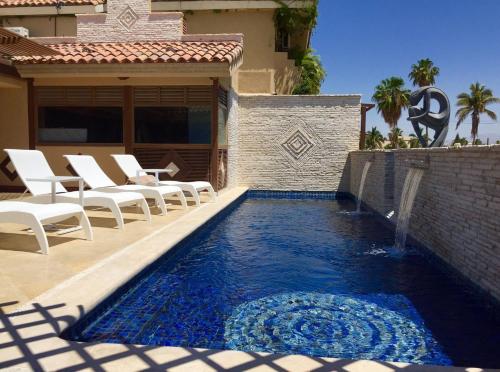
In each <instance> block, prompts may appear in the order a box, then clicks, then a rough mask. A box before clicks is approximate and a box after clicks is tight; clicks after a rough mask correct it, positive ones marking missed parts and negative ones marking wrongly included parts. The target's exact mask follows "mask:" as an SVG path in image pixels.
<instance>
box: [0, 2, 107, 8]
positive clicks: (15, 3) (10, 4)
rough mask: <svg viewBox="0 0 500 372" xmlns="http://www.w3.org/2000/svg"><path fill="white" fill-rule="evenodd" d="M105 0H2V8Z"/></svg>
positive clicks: (92, 3)
mask: <svg viewBox="0 0 500 372" xmlns="http://www.w3.org/2000/svg"><path fill="white" fill-rule="evenodd" d="M105 2H106V1H105V0H60V1H59V0H0V8H10V7H12V8H13V7H18V6H19V7H21V6H56V5H58V4H61V5H99V4H104V3H105Z"/></svg>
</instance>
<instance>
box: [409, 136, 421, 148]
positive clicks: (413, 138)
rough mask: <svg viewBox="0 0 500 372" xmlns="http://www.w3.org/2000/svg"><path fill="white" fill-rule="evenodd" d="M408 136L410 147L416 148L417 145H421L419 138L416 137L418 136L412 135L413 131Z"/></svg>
mask: <svg viewBox="0 0 500 372" xmlns="http://www.w3.org/2000/svg"><path fill="white" fill-rule="evenodd" d="M410 137H411V140H410V143H409V145H410V148H412V149H417V148H419V147H422V145H421V144H420V140H419V139H418V137H417V136H416V135H414V134H413V133H412V134H410Z"/></svg>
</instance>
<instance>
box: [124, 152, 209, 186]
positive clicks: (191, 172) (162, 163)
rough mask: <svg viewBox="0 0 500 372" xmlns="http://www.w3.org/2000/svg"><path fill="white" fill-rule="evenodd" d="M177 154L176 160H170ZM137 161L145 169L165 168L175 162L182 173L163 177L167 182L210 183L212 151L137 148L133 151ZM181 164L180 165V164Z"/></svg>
mask: <svg viewBox="0 0 500 372" xmlns="http://www.w3.org/2000/svg"><path fill="white" fill-rule="evenodd" d="M173 152H175V154H176V156H178V157H180V158H181V159H182V161H177V160H176V159H175V158H173V159H170V158H169V154H170V153H173ZM133 153H134V155H135V156H136V157H137V160H138V161H139V163H140V164H141V166H142V167H144V168H164V167H166V166H167V165H168V163H169V162H170V161H173V162H174V163H175V164H176V165H177V166H178V167H179V168H180V171H179V173H178V174H177V175H176V177H174V178H171V177H170V176H169V175H163V176H162V177H161V178H162V179H165V180H176V181H208V180H209V179H210V174H209V172H210V149H175V150H173V149H169V148H168V147H166V148H141V147H136V148H135V149H134V151H133ZM178 163H179V164H178Z"/></svg>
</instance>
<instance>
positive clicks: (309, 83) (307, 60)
mask: <svg viewBox="0 0 500 372" xmlns="http://www.w3.org/2000/svg"><path fill="white" fill-rule="evenodd" d="M297 65H298V67H299V69H300V83H299V84H297V86H296V87H295V89H294V90H293V93H292V94H319V93H320V90H321V84H322V83H323V81H324V80H325V77H326V72H325V69H324V68H323V65H322V64H321V60H320V58H319V56H317V55H315V54H313V51H312V50H311V49H308V50H307V51H306V52H305V53H304V55H303V56H302V59H301V60H299V61H298V63H297Z"/></svg>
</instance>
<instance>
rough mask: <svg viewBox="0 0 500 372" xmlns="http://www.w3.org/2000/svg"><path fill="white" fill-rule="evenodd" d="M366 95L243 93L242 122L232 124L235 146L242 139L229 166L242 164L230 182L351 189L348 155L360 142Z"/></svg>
mask: <svg viewBox="0 0 500 372" xmlns="http://www.w3.org/2000/svg"><path fill="white" fill-rule="evenodd" d="M360 99H361V97H360V96H358V95H345V96H271V95H241V96H239V97H238V114H237V123H233V124H231V123H230V125H229V133H230V134H229V135H230V147H231V144H233V145H234V144H235V143H237V147H236V148H235V147H233V148H232V150H231V153H230V156H229V157H230V160H229V162H230V164H232V165H230V166H228V168H230V167H232V168H231V169H234V168H236V169H237V171H236V172H235V173H233V175H232V176H230V177H231V182H230V185H236V184H237V185H241V186H248V187H250V188H252V189H265V190H298V191H338V190H345V191H348V190H349V169H348V165H349V162H348V161H347V159H348V154H349V152H350V151H353V150H355V149H357V146H358V140H359V139H358V136H359V125H360V117H361V116H360V110H361V108H360ZM235 127H237V130H236V132H235V131H234V130H235V129H234V128H235ZM232 128H233V129H232ZM231 131H233V133H231Z"/></svg>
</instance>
